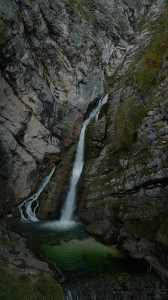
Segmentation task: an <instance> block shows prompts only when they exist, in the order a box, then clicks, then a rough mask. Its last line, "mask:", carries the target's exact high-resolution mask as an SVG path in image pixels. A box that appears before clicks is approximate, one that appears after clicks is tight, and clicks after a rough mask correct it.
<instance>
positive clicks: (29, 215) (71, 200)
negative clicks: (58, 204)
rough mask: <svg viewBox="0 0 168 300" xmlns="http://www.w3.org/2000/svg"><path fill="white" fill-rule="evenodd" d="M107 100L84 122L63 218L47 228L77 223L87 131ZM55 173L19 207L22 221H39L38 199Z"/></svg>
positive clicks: (66, 226) (106, 97) (51, 173)
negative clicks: (76, 209)
mask: <svg viewBox="0 0 168 300" xmlns="http://www.w3.org/2000/svg"><path fill="white" fill-rule="evenodd" d="M107 100H108V95H106V96H105V97H104V98H103V99H101V100H100V101H99V104H98V106H97V107H96V108H95V109H93V111H92V112H91V113H90V115H89V117H88V118H87V119H86V120H85V121H84V122H83V127H82V129H81V133H80V136H79V141H78V146H77V152H76V156H75V161H74V165H73V169H72V175H71V178H70V188H69V191H68V194H67V197H66V200H65V204H64V207H63V209H62V213H61V218H60V220H59V221H54V222H50V223H48V224H46V225H47V227H48V226H49V227H55V226H56V227H60V228H69V227H71V226H73V225H74V224H75V223H76V222H75V220H74V217H73V214H74V210H75V203H76V187H77V184H78V181H79V178H80V176H81V173H82V169H83V165H84V146H85V130H86V127H87V126H88V125H89V124H90V123H91V122H97V121H98V117H99V113H100V109H101V107H102V105H103V104H105V103H106V102H107ZM54 171H55V167H53V169H52V171H51V172H50V174H49V175H48V176H47V177H45V178H44V180H43V182H42V184H41V186H40V187H39V189H38V191H37V192H36V193H35V194H34V195H32V196H31V197H30V198H28V199H26V200H25V201H24V202H23V203H21V204H20V205H19V211H20V215H21V220H22V221H32V222H38V221H39V220H38V218H37V217H36V210H37V208H38V206H39V202H38V197H39V196H40V194H41V193H42V191H43V190H44V188H45V187H46V185H47V184H48V182H49V181H50V179H51V177H52V175H53V173H54Z"/></svg>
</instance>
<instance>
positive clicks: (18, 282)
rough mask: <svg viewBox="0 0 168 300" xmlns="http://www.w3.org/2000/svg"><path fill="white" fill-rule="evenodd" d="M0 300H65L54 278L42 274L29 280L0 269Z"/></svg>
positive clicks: (23, 276)
mask: <svg viewBox="0 0 168 300" xmlns="http://www.w3.org/2000/svg"><path fill="white" fill-rule="evenodd" d="M0 277H1V281H0V299H1V300H18V299H23V300H28V299H31V300H52V299H53V300H63V293H62V289H61V287H60V285H59V284H58V283H57V282H56V280H55V279H54V278H51V277H49V276H47V275H44V274H41V275H40V276H34V277H33V278H32V276H31V278H29V277H28V276H27V275H24V273H23V275H20V277H17V276H15V275H14V274H10V273H9V272H8V270H7V268H3V267H0Z"/></svg>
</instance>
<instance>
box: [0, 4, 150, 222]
mask: <svg viewBox="0 0 168 300" xmlns="http://www.w3.org/2000/svg"><path fill="white" fill-rule="evenodd" d="M149 5H150V1H147V0H143V1H137V0H131V1H130V0H124V1H122V0H119V1H114V0H113V1H109V0H103V1H99V0H92V1H91V0H89V1H86V0H69V1H68V0H64V1H60V0H55V1H52V0H48V1H42V0H32V1H30V0H9V1H6V0H0V7H1V10H0V89H1V95H0V106H1V112H0V113H1V116H0V122H1V126H0V154H1V162H0V165H1V169H0V187H1V188H0V216H1V217H2V216H4V215H6V214H9V213H11V212H13V208H14V207H15V206H16V205H17V204H18V203H19V202H20V201H22V200H23V199H25V198H26V197H28V195H29V194H31V193H32V192H33V191H34V190H35V189H36V188H37V186H38V184H39V182H40V181H41V180H42V178H43V177H44V176H45V174H46V173H49V170H50V169H51V167H52V165H53V164H55V163H56V164H57V163H58V162H60V160H61V159H62V158H63V160H66V159H65V154H66V153H67V151H69V149H70V148H71V147H72V146H73V147H74V144H75V142H76V138H77V137H78V134H79V129H80V124H81V117H82V115H83V114H84V112H85V111H86V108H87V106H88V104H89V102H92V101H93V100H95V99H96V98H97V97H98V96H100V95H101V94H102V93H103V91H104V87H103V81H104V78H106V77H107V76H108V77H109V76H112V74H113V73H114V71H115V69H116V67H117V66H118V65H119V63H121V62H122V60H123V58H124V56H125V53H126V52H127V51H128V50H129V49H130V48H131V47H133V45H134V39H135V35H134V34H135V31H136V28H137V25H138V24H139V22H140V21H141V19H142V17H143V15H144V14H145V13H146V11H147V10H148V9H149ZM74 150H75V148H74ZM68 153H70V155H69V158H70V160H69V163H68V165H67V168H66V170H69V169H70V162H71V161H72V158H73V153H74V151H72V150H70V152H68ZM66 161H67V160H66ZM58 165H59V166H58V168H59V170H58V176H57V173H56V175H55V177H54V178H59V180H57V182H58V184H57V185H55V188H53V192H52V193H51V194H52V195H53V194H54V193H55V192H54V191H55V190H54V189H56V190H58V188H59V191H60V193H61V191H62V188H60V182H61V183H62V186H63V185H64V184H65V183H66V182H67V176H66V172H61V174H62V173H64V175H63V178H62V175H61V176H60V175H59V174H60V170H61V169H60V168H61V166H62V163H61V164H60V163H59V164H58ZM63 168H64V167H63ZM51 198H52V196H51ZM41 209H42V212H41V213H42V215H43V217H45V216H47V215H48V214H49V212H48V208H47V212H45V208H43V205H42V206H41ZM55 209H56V208H55ZM53 215H54V216H55V215H56V211H55V210H54V213H53Z"/></svg>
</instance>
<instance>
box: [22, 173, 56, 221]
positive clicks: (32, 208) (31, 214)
mask: <svg viewBox="0 0 168 300" xmlns="http://www.w3.org/2000/svg"><path fill="white" fill-rule="evenodd" d="M54 171H55V167H53V168H52V170H51V172H50V174H49V175H48V176H46V177H45V178H44V180H43V182H42V184H41V185H40V187H39V189H38V191H37V193H35V194H34V195H32V196H31V197H30V198H28V199H26V200H25V201H24V202H23V203H21V204H20V205H19V206H18V207H19V211H20V215H21V221H24V222H27V221H32V222H38V221H39V219H38V218H37V217H36V210H37V208H38V206H39V202H38V197H39V196H40V194H41V193H42V191H43V190H44V188H45V187H46V185H47V184H48V182H49V181H50V179H51V177H52V175H53V173H54Z"/></svg>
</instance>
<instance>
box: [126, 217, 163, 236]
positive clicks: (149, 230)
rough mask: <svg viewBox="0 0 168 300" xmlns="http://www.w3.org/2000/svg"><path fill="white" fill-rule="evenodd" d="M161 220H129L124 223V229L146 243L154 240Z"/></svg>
mask: <svg viewBox="0 0 168 300" xmlns="http://www.w3.org/2000/svg"><path fill="white" fill-rule="evenodd" d="M163 220H164V219H163V218H161V217H160V218H159V217H158V218H154V219H152V220H143V221H139V220H138V221H137V220H129V221H126V222H125V228H126V230H127V232H128V233H130V234H132V235H137V236H139V237H141V238H143V239H146V240H148V241H152V240H154V239H155V236H156V233H157V231H158V229H159V227H160V224H161V223H162V222H163Z"/></svg>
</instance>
